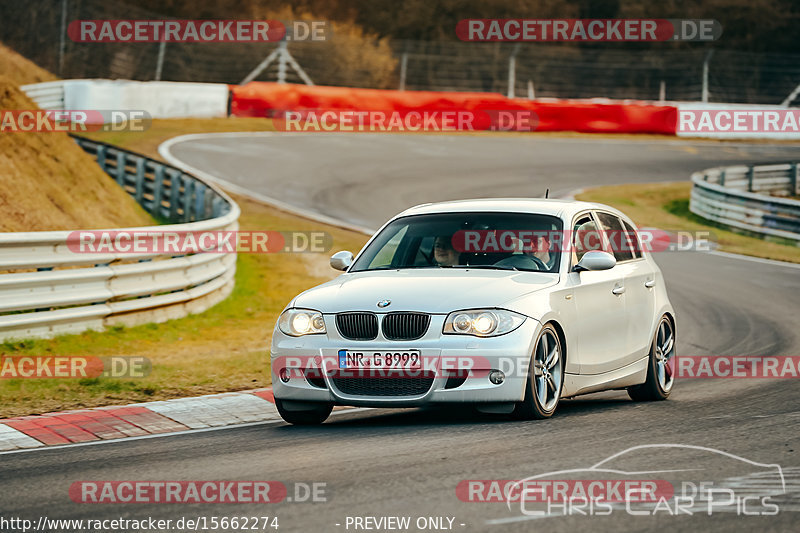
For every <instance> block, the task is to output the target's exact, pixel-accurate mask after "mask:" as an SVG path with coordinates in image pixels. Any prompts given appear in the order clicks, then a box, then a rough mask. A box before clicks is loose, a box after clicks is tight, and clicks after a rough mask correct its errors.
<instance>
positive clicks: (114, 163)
mask: <svg viewBox="0 0 800 533" xmlns="http://www.w3.org/2000/svg"><path fill="white" fill-rule="evenodd" d="M75 140H76V142H77V143H78V144H79V145H80V146H81V147H82V148H83V149H84V150H85V151H86V152H88V153H89V154H92V155H93V156H95V158H96V159H97V161H98V164H99V165H100V167H101V168H102V169H103V170H105V171H106V173H108V174H109V175H110V176H111V177H113V178H114V179H115V180H116V181H117V183H118V184H119V185H120V186H122V187H123V188H124V189H125V190H126V191H127V192H128V193H129V194H130V195H131V196H133V197H134V198H135V199H136V200H137V202H139V204H140V205H142V207H144V209H145V210H147V211H148V212H149V213H151V214H153V215H154V216H155V217H156V218H157V219H160V220H163V221H166V222H168V223H169V224H167V225H162V226H155V227H143V228H124V231H134V230H145V231H146V230H154V229H156V230H160V231H235V230H237V229H238V226H239V225H238V219H239V214H240V210H239V206H238V205H236V203H235V202H234V201H233V200H232V199H231V198H230V197H229V196H228V195H227V194H225V193H224V192H223V191H221V190H220V189H218V188H217V187H216V186H214V185H213V184H210V183H206V182H204V181H202V180H200V179H198V178H196V177H195V176H192V175H190V174H187V173H186V172H183V171H181V170H180V169H177V168H175V167H172V166H170V165H166V164H163V163H160V162H158V161H155V160H153V159H150V158H148V157H145V156H142V155H139V154H135V153H132V152H128V151H125V150H121V149H119V148H116V147H114V146H111V145H108V144H104V143H100V142H95V141H90V140H88V139H83V138H77V137H76V138H75ZM120 230H122V229H115V230H114V231H120ZM70 233H72V232H70V231H39V232H22V233H0V340H8V339H12V338H45V337H52V336H55V335H58V334H62V333H75V332H79V331H84V330H87V329H103V328H104V327H106V326H109V325H116V324H124V325H136V324H141V323H146V322H163V321H165V320H168V319H172V318H178V317H181V316H185V315H187V314H189V313H198V312H201V311H204V310H205V309H207V308H209V307H211V306H212V305H214V304H215V303H217V302H219V301H221V300H223V299H224V298H225V297H227V296H228V294H230V291H231V290H232V289H233V283H234V273H235V270H236V253H235V252H234V253H208V254H203V253H201V254H194V255H183V256H175V255H163V254H159V253H156V252H152V251H151V252H149V253H136V254H134V253H125V254H119V253H105V254H104V253H77V252H75V251H72V250H70V249H69V247H68V245H67V238H68V236H69V235H70Z"/></svg>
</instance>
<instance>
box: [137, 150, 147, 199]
mask: <svg viewBox="0 0 800 533" xmlns="http://www.w3.org/2000/svg"><path fill="white" fill-rule="evenodd" d="M144 163H145V161H144V158H143V157H140V158H139V159H138V160H137V161H136V203H137V204H139V205H141V204H142V197H143V196H144Z"/></svg>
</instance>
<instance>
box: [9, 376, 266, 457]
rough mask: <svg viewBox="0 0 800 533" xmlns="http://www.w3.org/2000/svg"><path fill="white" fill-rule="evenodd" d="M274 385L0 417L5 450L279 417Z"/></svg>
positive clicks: (261, 420)
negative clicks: (220, 392)
mask: <svg viewBox="0 0 800 533" xmlns="http://www.w3.org/2000/svg"><path fill="white" fill-rule="evenodd" d="M274 402H275V400H274V398H273V396H272V389H256V390H251V391H244V392H226V393H222V394H210V395H207V396H198V397H195V398H176V399H174V400H164V401H158V402H147V403H138V404H132V405H122V406H109V407H95V408H91V409H78V410H73V411H62V412H58V413H48V414H44V415H33V416H20V417H16V418H6V419H2V420H0V452H3V451H13V450H21V449H26V448H39V447H45V446H59V445H66V444H76V443H88V442H94V441H103V440H115V439H124V438H130V437H143V436H147V435H158V434H162V433H175V432H180V431H188V430H193V429H194V430H196V429H205V428H215V427H223V426H230V425H234V424H245V423H256V422H270V421H275V422H277V421H280V420H281V417H280V415H279V414H278V411H277V409H276V408H275V403H274Z"/></svg>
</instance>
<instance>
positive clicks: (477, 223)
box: [350, 212, 562, 272]
mask: <svg viewBox="0 0 800 533" xmlns="http://www.w3.org/2000/svg"><path fill="white" fill-rule="evenodd" d="M561 229H562V225H561V220H560V219H559V218H557V217H554V216H549V215H537V214H530V213H492V212H490V213H435V214H426V215H412V216H407V217H402V218H398V219H397V220H394V221H393V222H391V223H390V224H388V225H387V226H386V227H385V228H384V229H383V231H381V232H380V234H378V236H377V237H376V238H375V239H374V240H373V241H372V242H371V243H370V244H369V246H367V248H366V249H365V250H364V252H363V253H362V254H361V255H360V256H359V257H358V259H357V260H356V262H355V263H354V264H353V266H352V268H351V269H350V272H363V271H367V270H390V269H392V270H393V269H407V268H481V269H495V270H520V271H532V272H557V271H558V265H559V250H558V248H559V247H558V246H555V244H556V243H555V241H556V240H557V239H554V238H553V236H555V235H560V234H561Z"/></svg>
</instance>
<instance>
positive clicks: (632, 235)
mask: <svg viewBox="0 0 800 533" xmlns="http://www.w3.org/2000/svg"><path fill="white" fill-rule="evenodd" d="M622 223H623V224H624V225H625V235H626V236H627V237H628V242H630V244H631V250H633V257H635V258H636V259H639V258H640V257H642V246H641V244H639V235H637V233H636V230H635V229H633V226H631V225H630V224H628V223H627V222H625V221H624V220H623V221H622Z"/></svg>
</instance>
